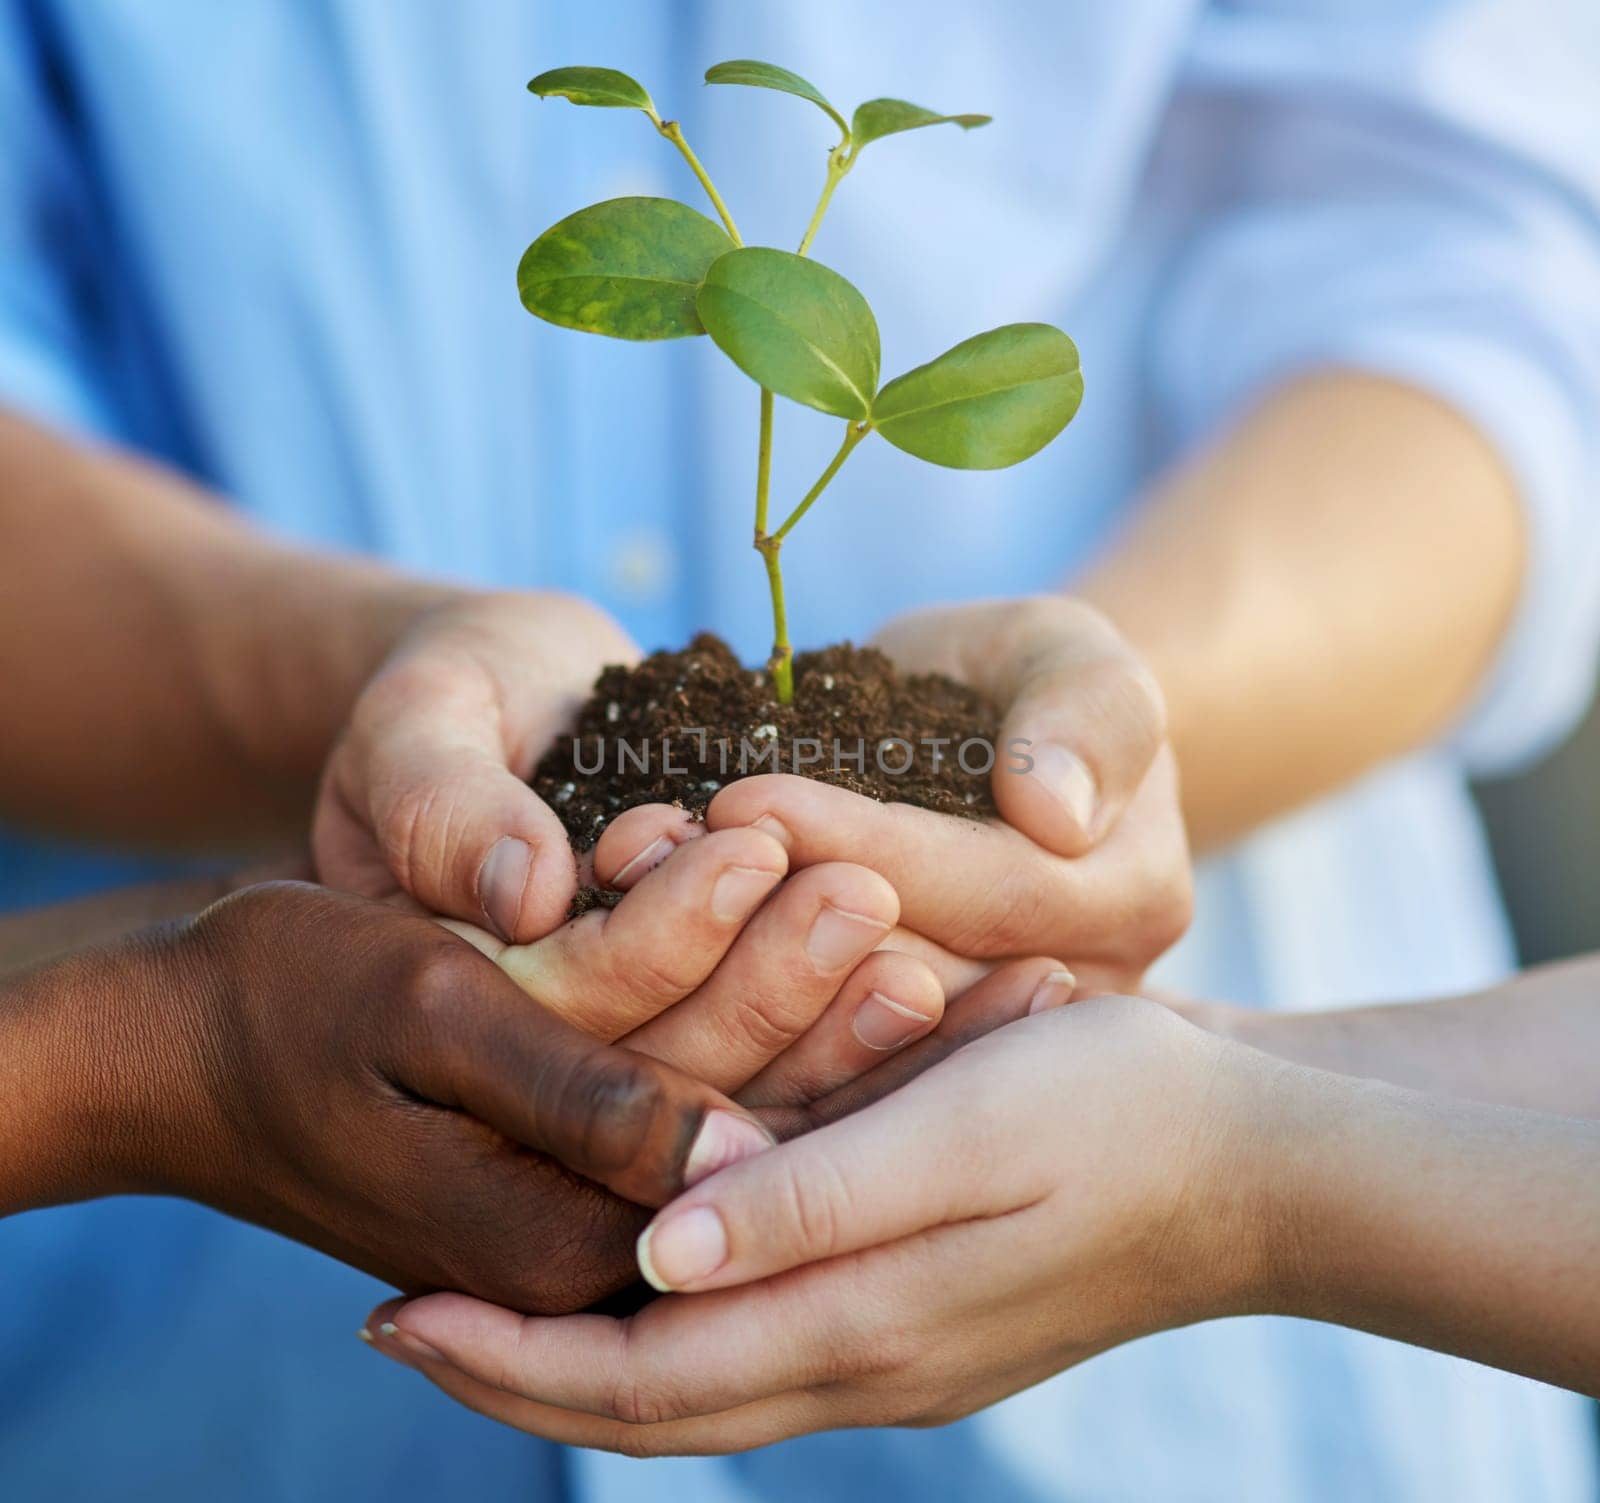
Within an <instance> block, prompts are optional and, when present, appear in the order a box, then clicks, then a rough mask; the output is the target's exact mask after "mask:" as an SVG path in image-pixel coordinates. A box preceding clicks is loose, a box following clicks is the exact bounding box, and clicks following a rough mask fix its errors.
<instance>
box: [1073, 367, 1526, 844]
mask: <svg viewBox="0 0 1600 1503" xmlns="http://www.w3.org/2000/svg"><path fill="white" fill-rule="evenodd" d="M1523 525H1524V524H1523V520H1522V515H1521V511H1520V508H1519V504H1518V497H1517V492H1516V488H1515V486H1514V485H1513V483H1512V481H1511V479H1510V477H1509V476H1508V474H1507V473H1506V470H1505V468H1504V466H1503V465H1502V464H1501V462H1500V461H1499V459H1498V458H1497V457H1496V455H1495V452H1494V450H1493V449H1492V448H1491V447H1490V446H1489V444H1488V443H1487V442H1486V441H1485V440H1484V439H1483V437H1482V436H1481V435H1480V434H1479V432H1478V431H1477V430H1476V429H1475V428H1474V427H1473V426H1472V424H1471V423H1469V422H1468V421H1467V420H1466V419H1465V418H1463V417H1461V416H1460V415H1459V414H1457V413H1456V412H1454V411H1452V410H1451V409H1450V408H1449V407H1446V406H1445V405H1443V404H1442V403H1440V402H1438V401H1437V400H1435V399H1433V398H1432V397H1429V396H1427V395H1425V394H1424V393H1422V392H1420V391H1417V390H1414V389H1411V388H1408V387H1405V386H1401V385H1398V384H1396V383H1394V382H1391V381H1384V380H1380V379H1377V378H1374V377H1368V376H1362V375H1357V374H1349V373H1339V372H1329V373H1326V374H1323V375H1319V376H1317V377H1314V378H1309V379H1306V380H1304V381H1301V382H1298V383H1296V384H1294V385H1290V386H1287V387H1285V388H1283V389H1281V390H1280V391H1278V392H1276V393H1274V394H1273V395H1272V396H1270V397H1268V398H1267V399H1266V400H1265V401H1264V402H1262V403H1261V405H1260V406H1259V407H1257V408H1256V409H1255V411H1253V412H1252V413H1251V414H1250V415H1249V416H1248V417H1247V418H1245V419H1244V420H1243V421H1242V422H1241V423H1239V424H1238V425H1237V426H1236V427H1235V428H1234V429H1232V431H1230V432H1229V433H1228V435H1227V436H1226V437H1225V438H1224V439H1222V440H1221V441H1220V442H1218V443H1217V444H1215V445H1214V446H1212V447H1211V448H1209V449H1208V450H1207V451H1206V452H1204V453H1203V454H1201V455H1200V456H1199V457H1198V458H1196V459H1195V460H1194V461H1193V462H1191V463H1190V464H1188V465H1186V466H1184V467H1183V468H1182V469H1180V470H1179V471H1178V472H1177V473H1176V474H1175V475H1174V476H1172V477H1171V478H1170V479H1169V480H1167V481H1166V482H1164V483H1163V484H1162V485H1161V486H1160V487H1159V488H1158V490H1157V492H1156V493H1155V495H1154V496H1153V498H1152V499H1151V500H1150V502H1149V503H1148V505H1147V506H1146V507H1145V508H1144V509H1143V511H1142V513H1141V515H1140V518H1139V521H1138V523H1137V525H1136V526H1135V527H1134V529H1133V530H1132V532H1131V533H1130V535H1129V536H1128V537H1127V538H1125V539H1124V540H1123V541H1122V542H1121V543H1120V545H1119V546H1118V547H1117V548H1116V549H1115V550H1114V551H1113V552H1112V553H1111V554H1110V555H1109V556H1108V557H1107V558H1106V559H1105V560H1104V561H1103V562H1102V563H1101V564H1100V565H1099V567H1098V568H1096V569H1095V570H1093V571H1092V572H1091V573H1090V574H1089V575H1088V576H1087V577H1086V578H1084V579H1083V580H1082V581H1080V582H1079V584H1078V585H1077V592H1078V593H1079V594H1080V595H1081V596H1082V597H1083V598H1084V599H1086V600H1088V601H1089V602H1090V603H1091V604H1093V605H1096V606H1098V607H1099V608H1100V609H1101V610H1103V611H1104V612H1105V613H1106V614H1107V615H1108V616H1109V617H1110V618H1111V619H1112V620H1113V621H1114V622H1116V624H1117V625H1118V626H1119V627H1120V628H1121V629H1122V631H1123V633H1124V635H1125V636H1126V637H1127V638H1128V640H1129V641H1130V642H1131V643H1132V644H1133V646H1134V648H1135V649H1137V650H1138V651H1139V652H1140V653H1141V654H1142V655H1143V657H1144V659H1145V661H1146V662H1147V663H1148V664H1149V665H1150V667H1151V668H1152V670H1153V671H1154V673H1155V675H1156V677H1157V679H1158V680H1159V681H1160V683H1161V686H1162V688H1163V690H1164V691H1165V694H1166V701H1167V710H1168V715H1169V724H1170V730H1171V735H1172V741H1173V745H1174V747H1175V749H1176V751H1177V755H1178V765H1179V766H1180V767H1181V768H1182V769H1183V789H1184V812H1185V815H1186V818H1187V822H1188V826H1189V833H1190V838H1191V840H1192V841H1193V842H1194V843H1195V845H1196V847H1197V848H1200V849H1204V848H1206V847H1211V846H1216V845H1220V844H1224V843H1226V842H1227V841H1229V840H1232V839H1234V838H1236V837H1238V836H1240V835H1242V834H1244V833H1246V832H1247V831H1249V830H1251V829H1253V828H1254V827H1255V826H1257V825H1260V824H1262V823H1264V822H1265V821H1267V820H1269V819H1271V818H1272V817H1273V816H1274V815H1277V814H1281V813H1283V812H1285V811H1286V810H1289V809H1292V808H1295V807H1297V806H1298V805H1300V804H1304V803H1308V802H1310V801H1311V800H1312V799H1314V798H1316V797H1317V796H1319V795H1321V794H1324V793H1328V792H1331V791H1332V790H1334V789H1337V788H1339V787H1341V786H1343V785H1344V784H1346V783H1348V782H1351V781H1353V780H1354V779H1355V778H1357V777H1358V776H1359V775H1360V774H1362V773H1363V772H1366V771H1367V770H1369V769H1370V768H1373V767H1376V766H1377V765H1379V764H1380V763H1382V762H1385V761H1388V760H1389V759H1390V758H1392V757H1396V756H1399V755H1401V754H1402V753H1404V752H1407V751H1411V750H1413V749H1415V748H1416V747H1419V746H1422V745H1424V744H1426V743H1427V742H1428V741H1430V740H1433V739H1434V738H1435V737H1437V736H1438V735H1439V734H1440V733H1441V732H1442V731H1443V730H1445V729H1446V728H1448V727H1449V726H1450V724H1451V723H1452V722H1453V721H1454V720H1455V719H1456V718H1457V717H1458V716H1459V715H1460V714H1461V713H1462V711H1463V709H1464V708H1465V706H1466V705H1467V703H1468V701H1469V699H1470V698H1471V696H1472V694H1473V691H1474V690H1475V688H1476V687H1477V686H1478V685H1479V684H1480V683H1481V681H1482V679H1483V676H1484V672H1485V669H1486V668H1487V667H1488V665H1489V663H1490V660H1491V659H1492V657H1493V655H1494V652H1495V649H1496V647H1497V645H1498V644H1499V642H1500V640H1501V638H1502V636H1503V635H1504V633H1505V630H1506V627H1507V624H1508V622H1509V621H1510V619H1511V616H1512V611H1513V608H1514V607H1515V605H1516V601H1517V594H1518V590H1519V587H1520V585H1521V582H1522V579H1523V574H1524V569H1525V552H1526V546H1525V541H1524V537H1523Z"/></svg>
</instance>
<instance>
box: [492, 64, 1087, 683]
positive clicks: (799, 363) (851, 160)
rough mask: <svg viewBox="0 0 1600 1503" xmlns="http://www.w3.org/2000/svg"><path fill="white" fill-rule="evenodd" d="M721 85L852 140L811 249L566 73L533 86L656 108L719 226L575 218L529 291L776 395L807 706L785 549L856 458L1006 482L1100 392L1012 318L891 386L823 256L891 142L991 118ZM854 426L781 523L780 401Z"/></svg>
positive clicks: (680, 217) (767, 436) (775, 675)
mask: <svg viewBox="0 0 1600 1503" xmlns="http://www.w3.org/2000/svg"><path fill="white" fill-rule="evenodd" d="M706 82H707V83H712V84H744V85H748V86H750V87H753V88H759V89H776V90H778V91H780V92H781V93H785V94H793V95H797V96H798V97H799V98H801V99H807V100H810V101H811V103H813V104H815V105H816V106H817V107H818V108H819V109H821V110H822V111H823V112H824V113H825V114H826V115H827V116H828V118H829V119H830V120H831V121H832V122H833V123H834V125H835V126H836V127H837V128H838V131H839V140H838V141H837V143H835V145H834V146H832V147H831V148H830V149H829V151H828V164H827V173H826V176H825V178H824V180H823V184H822V192H821V196H820V197H819V198H818V199H817V206H816V208H815V210H814V211H813V212H812V215H811V220H810V222H809V223H808V224H807V225H806V228H805V233H804V234H803V235H802V236H801V239H800V243H799V248H798V249H797V250H795V251H792V252H791V251H786V250H774V249H769V248H767V247H764V246H747V245H745V243H744V241H743V239H741V237H740V235H739V230H738V226H737V225H735V223H734V221H733V215H732V214H730V213H729V212H728V206H727V204H725V203H724V202H723V199H722V195H721V194H720V193H718V191H717V189H716V185H715V184H714V183H713V182H712V181H711V178H710V177H709V175H708V174H707V173H706V170H705V168H704V166H702V165H701V162H700V159H699V157H697V156H696V155H695V153H694V151H693V149H692V148H691V147H690V145H689V143H688V141H687V140H685V139H684V134H683V128H682V126H681V125H679V123H678V122H677V121H676V120H663V119H662V118H661V116H660V114H659V113H658V112H657V110H656V107H655V102H654V101H653V100H652V99H651V98H650V95H649V94H648V93H646V92H645V90H644V88H643V86H642V85H640V84H639V83H637V82H636V81H635V80H634V79H632V78H630V77H628V75H627V74H626V73H619V72H617V71H616V70H615V69H612V68H555V69H552V70H551V71H550V72H548V73H541V74H540V75H539V76H538V77H537V78H535V79H534V80H533V81H532V82H531V83H529V85H528V88H529V89H530V90H531V91H532V92H533V93H535V94H537V95H539V96H540V97H542V98H549V97H552V96H556V97H560V98H564V99H568V100H571V101H572V103H573V104H580V105H593V106H599V107H601V108H608V109H632V110H639V111H640V112H642V113H643V114H644V115H645V116H647V117H648V118H649V120H650V122H651V124H652V125H654V126H655V128H656V129H657V130H658V131H659V132H660V133H661V134H662V135H663V136H665V137H666V138H667V140H669V141H670V142H672V144H673V145H674V146H675V147H676V148H677V149H678V151H679V152H681V153H682V155H683V158H684V160H685V161H686V162H687V163H688V164H689V168H690V170H691V171H692V172H693V173H694V175H695V177H697V178H698V179H699V180H700V185H701V187H703V188H704V189H705V191H706V196H707V197H708V198H709V199H710V200H711V205H712V207H713V208H714V209H715V210H716V213H717V217H718V218H719V219H720V220H721V224H720V226H719V225H718V224H715V223H713V222H712V221H711V220H710V219H708V218H707V217H706V216H705V215H703V214H701V213H699V212H698V211H697V210H695V209H691V208H690V207H689V206H688V205H687V204H682V203H678V202H677V201H675V200H673V199H669V198H613V199H609V200H607V201H606V202H605V203H598V204H594V205H592V206H591V207H589V208H587V209H580V210H579V211H578V212H577V213H576V214H569V215H568V216H567V217H566V218H565V219H563V220H562V221H561V222H560V223H559V224H555V225H552V226H551V227H550V228H549V229H548V230H546V231H545V232H544V234H542V235H541V236H540V237H539V238H538V239H537V240H535V241H534V242H533V244H532V245H530V246H529V247H528V249H527V251H526V252H525V253H524V254H523V257H522V263H521V265H520V266H518V268H517V288H518V291H519V292H520V293H521V296H522V303H523V306H524V307H525V308H527V310H528V311H529V312H530V313H532V314H534V315H536V316H537V317H539V318H542V319H545V320H546V321H547V322H549V323H553V324H560V325H561V326H563V327H564V328H568V329H582V330H584V331H586V332H587V333H591V334H609V335H611V336H612V337H613V338H616V339H638V340H649V339H682V338H685V337H688V336H690V335H695V334H709V335H710V336H711V339H712V342H713V343H714V344H715V345H716V346H717V348H718V349H720V350H721V351H722V352H723V354H725V355H726V356H727V357H728V358H729V359H730V360H732V361H733V363H734V364H735V365H737V366H738V367H739V369H740V370H742V371H743V372H744V373H745V374H746V375H747V376H749V377H750V378H751V379H752V380H753V381H755V382H756V384H757V385H758V386H759V387H760V388H761V406H760V418H759V425H758V438H757V446H756V498H755V548H756V551H757V552H758V553H760V555H761V557H762V560H763V561H764V563H765V565H766V571H767V584H768V588H769V589H770V591H771V595H772V656H771V658H770V659H769V661H768V665H767V666H768V668H769V670H770V672H771V674H772V681H773V686H774V688H775V690H776V692H777V696H778V700H779V702H780V703H782V704H788V703H789V702H790V701H791V700H792V699H793V697H794V666H793V656H794V654H793V649H792V648H791V646H790V643H789V621H788V611H787V607H786V605H785V603H784V594H783V572H782V570H781V568H780V567H779V554H780V552H781V551H782V548H783V542H784V539H785V538H787V537H788V536H789V534H790V533H791V532H793V531H794V528H795V525H796V524H797V523H798V522H799V521H800V519H801V518H802V517H803V516H805V514H806V513H807V512H808V511H810V510H811V508H812V506H813V505H814V504H815V503H816V500H817V497H818V496H820V495H821V494H822V492H823V491H824V490H825V489H826V488H827V486H828V484H829V482H830V481H832V479H833V477H834V476H835V475H837V474H838V473H839V469H840V467H841V466H842V465H843V464H844V462H845V460H847V459H848V458H849V457H850V455H851V453H852V451H853V450H854V449H855V447H856V446H857V445H858V444H860V443H861V442H862V441H863V440H865V439H866V438H867V437H869V436H870V435H871V434H873V433H879V434H882V435H883V437H884V438H886V439H887V440H888V441H889V442H890V443H891V444H893V445H894V446H895V447H896V448H898V449H903V450H904V451H905V452H906V453H907V454H913V455H915V456H916V457H917V458H918V459H925V460H928V461H929V462H930V463H932V464H938V465H947V466H950V467H952V468H954V469H962V470H997V469H1003V468H1005V467H1006V466H1008V465H1014V464H1017V463H1019V462H1020V461H1022V460H1024V459H1027V458H1029V457H1030V456H1031V455H1034V454H1036V453H1038V452H1039V450H1040V449H1042V448H1044V446H1045V445H1046V444H1048V443H1049V442H1050V441H1051V439H1053V438H1054V437H1055V436H1056V435H1057V434H1058V433H1060V432H1061V430H1062V429H1063V428H1065V427H1066V425H1067V424H1068V423H1069V422H1070V421H1071V420H1072V416H1073V414H1074V413H1075V412H1077V410H1078V403H1079V402H1080V401H1081V400H1082V397H1083V378H1082V374H1081V372H1080V371H1079V367H1078V351H1077V348H1076V347H1075V346H1074V345H1073V343H1072V341H1071V340H1070V339H1068V338H1067V336H1066V335H1065V334H1063V333H1062V332H1061V331H1060V330H1059V329H1055V328H1052V327H1051V326H1050V325H1048V324H1032V323H1030V324H1006V325H1004V326H1002V327H1001V328H998V329H990V330H989V331H988V332H987V333H984V334H977V335H974V336H973V337H972V338H971V339H966V340H963V341H962V342H961V343H960V344H958V345H956V346H955V347H954V348H953V349H949V350H946V351H945V353H944V354H942V355H940V356H939V357H938V358H937V359H935V360H930V361H929V362H928V363H927V364H926V365H919V366H918V367H917V368H916V369H915V370H910V371H907V372H906V373H905V374H904V375H902V376H896V377H895V378H894V380H892V381H889V382H887V383H885V384H884V385H882V386H880V385H879V384H878V325H877V321H876V319H874V318H873V316H872V309H871V308H869V307H868V306H867V300H866V299H865V298H864V297H862V295H861V294H860V293H859V292H858V291H857V290H856V289H855V288H854V287H853V286H851V284H850V283H849V282H847V281H846V280H845V279H844V278H843V277H842V276H840V275H839V273H838V272H836V271H831V270H829V269H828V268H827V267H826V266H823V265H821V264H819V263H818V262H816V261H814V260H810V259H808V258H807V256H808V252H809V251H810V249H811V243H812V241H813V240H814V239H815V238H816V235H817V230H818V228H819V227H820V226H821V224H822V219H823V216H824V215H825V214H826V213H827V211H828V204H829V203H830V202H831V200H832V198H833V194H834V190H835V189H836V188H837V187H838V186H839V184H840V183H841V182H842V181H843V180H844V178H845V177H846V176H847V175H848V174H849V172H850V170H851V169H852V168H853V167H854V166H855V164H856V162H857V160H858V159H859V158H860V156H861V153H862V151H863V150H865V149H866V147H868V146H870V145H871V144H872V143H873V142H874V141H878V140H881V139H882V138H883V137H885V136H892V135H896V134H898V133H899V132H901V131H908V130H917V129H919V128H921V127H923V126H928V125H945V124H951V125H958V126H960V127H961V129H962V130H964V131H966V130H971V129H973V128H974V127H976V126H980V125H987V124H988V123H989V116H987V115H939V114H935V113H934V112H933V111H932V110H926V109H923V108H922V107H921V106H920V105H915V104H908V103H906V102H905V101H904V100H903V99H869V100H868V101H867V102H866V103H865V104H863V105H861V106H859V107H858V108H857V109H856V111H855V113H854V115H852V116H851V118H850V119H849V120H848V121H846V119H845V118H844V116H843V115H842V114H840V113H839V111H838V110H836V109H835V108H834V107H833V105H832V104H830V103H829V102H828V100H827V99H826V98H825V97H824V96H823V95H822V94H821V93H820V92H819V91H818V90H817V89H816V88H815V87H814V86H813V85H811V84H809V83H807V82H806V80H805V79H803V78H801V77H799V76H798V75H796V74H794V73H791V72H789V71H788V69H786V68H779V67H776V66H774V65H773V64H771V63H759V62H751V61H737V62H728V63H718V64H717V65H716V66H715V67H714V68H711V69H708V70H707V72H706ZM774 393H776V394H777V395H778V396H782V397H787V398H789V399H790V400H791V401H795V402H800V403H803V404H804V405H805V406H807V407H814V408H816V409H817V410H818V411H819V412H825V413H829V414H831V415H832V416H834V417H837V418H842V419H843V420H844V425H845V427H844V437H843V439H842V440H841V441H840V444H839V448H838V452H837V453H835V454H834V456H833V458H832V459H831V460H829V461H828V464H827V467H826V468H825V469H824V470H823V472H822V473H821V475H819V476H818V477H817V481H816V484H815V485H813V486H812V487H811V489H810V490H808V491H807V492H806V493H805V495H804V496H803V497H801V499H800V501H799V503H798V504H797V505H796V506H795V507H794V509H793V510H792V511H791V512H790V513H789V514H788V516H786V517H785V518H784V519H783V521H781V522H780V523H779V524H778V525H777V526H776V527H769V517H768V500H769V498H768V491H769V489H770V479H771V473H772V416H773V401H772V399H773V395H774Z"/></svg>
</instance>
